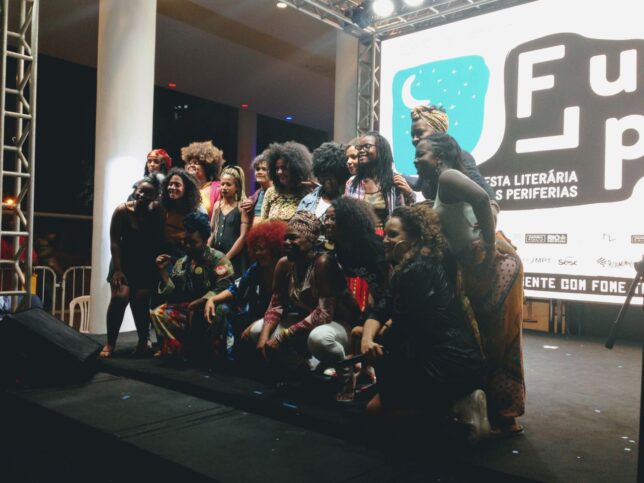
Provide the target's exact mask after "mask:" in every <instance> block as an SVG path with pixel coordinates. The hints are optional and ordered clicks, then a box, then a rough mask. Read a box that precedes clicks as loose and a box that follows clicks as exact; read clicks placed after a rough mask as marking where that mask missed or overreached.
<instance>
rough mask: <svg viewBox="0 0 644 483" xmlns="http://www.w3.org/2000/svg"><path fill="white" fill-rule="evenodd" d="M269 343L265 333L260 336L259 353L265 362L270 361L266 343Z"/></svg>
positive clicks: (258, 342)
mask: <svg viewBox="0 0 644 483" xmlns="http://www.w3.org/2000/svg"><path fill="white" fill-rule="evenodd" d="M267 341H268V337H267V336H266V335H264V334H263V333H262V334H260V335H259V340H258V341H257V347H256V349H257V352H259V355H260V356H261V357H262V359H264V360H265V361H268V356H267V355H266V342H267Z"/></svg>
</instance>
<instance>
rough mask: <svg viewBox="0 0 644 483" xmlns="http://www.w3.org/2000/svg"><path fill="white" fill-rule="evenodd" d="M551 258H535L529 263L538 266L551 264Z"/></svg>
mask: <svg viewBox="0 0 644 483" xmlns="http://www.w3.org/2000/svg"><path fill="white" fill-rule="evenodd" d="M550 260H551V259H550V257H534V258H532V259H531V260H530V261H529V262H528V263H529V264H530V265H538V264H542V263H550Z"/></svg>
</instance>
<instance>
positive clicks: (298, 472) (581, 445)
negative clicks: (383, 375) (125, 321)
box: [10, 333, 642, 482]
mask: <svg viewBox="0 0 644 483" xmlns="http://www.w3.org/2000/svg"><path fill="white" fill-rule="evenodd" d="M134 341H135V336H134V335H133V334H122V336H121V338H120V340H119V351H117V354H116V355H115V357H114V358H113V359H112V360H110V361H109V362H108V363H106V364H104V365H103V367H102V370H103V371H107V372H110V373H111V374H113V376H108V375H106V374H99V375H98V376H96V377H97V378H103V379H104V380H103V382H102V383H101V384H97V383H96V381H94V382H92V383H90V384H88V385H86V386H84V387H77V388H71V389H70V388H60V389H31V390H26V389H21V390H13V391H11V392H10V396H11V397H12V398H14V399H15V398H17V399H15V400H19V399H25V400H28V401H30V402H31V403H33V404H35V405H39V406H42V407H45V408H47V409H50V410H53V411H57V412H59V413H61V412H62V413H64V414H66V415H67V416H68V417H74V416H73V415H74V414H78V415H80V416H79V417H81V416H82V417H81V419H82V418H84V419H83V420H82V423H83V424H84V425H89V426H91V425H92V424H94V425H95V426H97V425H98V426H101V425H102V426H101V427H102V429H101V430H102V431H108V432H109V431H112V432H113V433H114V434H115V436H116V437H117V438H125V439H128V440H134V441H135V445H136V441H137V438H138V440H139V441H142V442H143V443H144V444H143V446H141V445H139V446H138V447H139V448H141V447H145V448H146V451H148V452H152V453H155V452H156V453H158V454H159V457H161V458H170V460H172V462H173V464H176V465H182V464H188V463H189V466H190V467H191V468H193V471H196V472H197V473H199V474H201V475H204V474H211V475H212V476H213V477H215V476H216V477H217V479H218V480H219V481H256V480H258V479H261V478H260V477H261V475H262V472H261V471H257V468H256V465H257V464H261V463H259V462H260V461H263V460H265V457H266V454H264V455H262V454H259V453H258V454H255V455H254V457H256V458H258V459H257V460H256V462H255V461H251V460H252V459H253V451H250V450H251V449H253V450H254V451H260V452H265V453H272V452H273V451H271V450H273V449H275V447H276V446H275V445H276V444H277V443H276V442H275V440H274V439H272V438H273V437H274V436H275V435H278V434H291V435H296V434H297V435H299V436H297V437H295V436H293V439H291V440H289V445H290V446H291V447H293V448H296V449H295V450H294V451H295V453H294V454H293V458H295V459H297V458H298V456H297V455H298V453H297V447H298V446H299V445H300V444H302V445H306V446H307V448H306V450H304V449H303V450H302V451H303V453H302V454H308V455H310V453H311V451H314V453H315V454H316V455H317V456H318V457H319V458H321V460H315V462H314V460H313V459H312V460H310V462H309V463H308V466H307V465H298V464H296V465H295V466H294V465H293V464H292V463H291V462H290V460H289V459H288V457H287V453H286V452H280V455H281V456H280V458H283V459H279V458H277V459H275V460H274V463H276V466H275V468H281V467H282V466H284V465H286V467H287V472H286V473H280V472H279V471H277V470H274V471H277V473H274V472H273V471H270V473H271V474H272V476H274V477H275V478H280V479H286V480H287V481H313V480H316V481H348V480H351V481H354V479H355V480H362V479H365V478H366V479H365V481H366V480H369V481H401V480H405V481H420V480H424V481H437V479H440V481H500V480H502V479H503V477H504V476H509V477H516V478H521V479H530V480H538V481H561V482H563V481H566V482H569V481H588V482H593V481H597V482H600V481H601V482H605V481H620V482H627V481H635V479H636V472H637V454H638V442H639V435H638V433H639V404H640V380H641V359H642V354H641V348H640V346H639V345H638V344H635V343H621V342H620V343H618V344H617V345H616V347H615V348H614V349H613V350H612V351H609V350H607V349H605V348H604V347H603V341H601V340H597V339H590V338H579V337H569V338H565V337H561V336H553V335H547V334H541V333H526V334H525V351H524V352H525V354H524V356H525V368H526V385H527V390H528V400H527V408H526V415H525V416H524V417H522V418H521V420H520V422H521V423H522V424H523V425H524V427H525V429H526V431H525V433H524V434H522V435H519V436H515V437H513V438H510V439H506V440H502V441H493V442H488V443H486V444H483V445H480V446H479V447H476V448H473V449H472V448H466V447H462V446H461V447H459V446H453V445H449V444H446V445H445V446H444V447H442V448H437V447H436V445H433V446H427V447H426V448H418V447H417V448H416V451H415V453H416V454H410V455H409V456H410V458H411V459H410V460H408V461H407V460H404V459H403V460H401V459H399V458H398V457H397V458H396V461H395V462H392V461H387V463H386V464H384V465H383V464H382V463H383V461H384V460H383V458H382V455H383V454H384V453H383V449H382V447H381V445H380V444H373V437H372V436H373V435H367V436H366V438H365V435H364V432H361V433H359V431H360V428H361V425H363V424H364V421H363V416H362V406H363V405H364V402H362V403H360V402H355V403H353V404H338V403H334V402H332V401H327V402H322V403H321V402H316V401H313V400H312V399H313V398H311V397H309V398H307V397H301V394H300V396H299V398H298V396H297V395H292V394H284V393H282V392H279V391H276V390H273V389H270V388H268V387H265V386H263V385H262V384H261V383H259V382H257V381H253V380H249V379H247V378H243V377H240V376H237V375H234V374H231V373H220V372H207V371H200V370H197V369H194V368H190V367H173V366H168V365H167V364H164V363H162V362H160V361H157V360H154V359H151V358H132V357H129V356H128V355H127V354H128V352H129V351H130V350H131V348H132V346H133V344H134ZM116 376H117V377H116ZM95 379H96V378H95ZM99 382H100V381H99ZM99 387H100V390H99V389H97V388H99ZM124 388H125V389H124ZM97 391H98V392H97ZM111 393H113V394H112V397H113V400H114V401H117V403H119V404H121V405H124V404H125V405H127V404H128V403H135V401H136V404H139V403H141V404H143V405H142V406H140V408H141V409H139V410H132V411H130V413H128V414H130V416H128V418H126V419H124V420H123V421H121V422H120V426H119V425H116V426H115V425H114V424H112V423H110V424H108V421H110V418H109V414H105V413H106V411H108V408H107V407H106V406H102V404H101V401H103V400H104V399H105V398H106V397H108V398H109V397H110V396H109V395H110V394H111ZM124 396H127V398H126V399H123V397H124ZM139 398H140V400H139ZM143 401H144V403H143ZM134 405H135V404H131V406H132V407H134ZM191 406H192V408H199V409H198V410H197V409H195V410H194V411H193V410H192V408H191ZM144 407H148V408H149V410H148V412H147V414H148V416H147V417H145V416H144V414H146V413H145V411H144V410H143V409H142V408H144ZM176 407H182V408H183V411H184V412H183V413H180V414H179V415H177V416H176V418H177V419H176V421H177V422H178V423H177V425H176V427H177V428H179V429H180V431H179V432H178V433H176V435H173V432H172V430H171V429H172V428H173V427H175V425H174V423H172V424H169V423H168V422H167V421H165V420H164V419H163V418H164V417H165V419H169V420H173V421H175V418H174V416H173V417H172V418H168V416H167V414H168V413H172V414H174V413H173V411H174V410H175V409H174V408H176ZM187 408H191V409H187ZM164 411H165V416H163V414H164ZM108 412H109V411H108ZM137 414H138V415H139V416H138V417H139V418H141V419H140V421H138V422H137V421H136V418H137V416H136V415H137ZM199 414H201V415H203V420H202V418H201V416H199ZM159 418H161V419H159ZM231 418H232V419H231ZM184 423H189V424H184ZM119 428H120V429H119ZM137 428H138V429H137ZM168 428H170V429H168ZM119 431H120V432H119ZM238 433H239V434H238ZM146 435H148V436H146ZM242 435H243V436H242ZM159 436H162V438H161V439H159ZM175 437H176V438H179V439H180V440H181V441H183V442H185V444H187V445H188V446H192V445H193V444H196V445H197V446H196V447H202V446H204V445H206V446H210V448H209V450H208V451H203V452H200V453H197V454H184V456H183V457H184V458H185V461H182V459H181V458H182V451H179V452H178V453H177V451H176V447H175V451H172V448H173V447H174V445H173V444H170V443H171V442H172V441H173V440H174V439H173V438H175ZM277 437H279V436H277ZM146 438H147V439H146ZM164 438H165V439H164ZM167 438H171V439H170V440H168V439H167ZM209 438H211V439H212V441H211V442H209V441H210V440H209ZM269 440H270V441H269ZM307 441H311V442H312V443H311V444H313V445H314V446H313V447H310V448H309V447H308V443H306V442H307ZM189 442H191V443H189ZM249 442H252V444H251V443H249ZM153 443H154V444H153ZM229 443H230V444H232V446H230V448H229V449H227V446H226V445H227V444H229ZM248 444H250V446H248V447H247V448H246V450H245V451H244V452H243V454H239V453H238V452H239V447H244V445H248ZM146 445H147V446H146ZM271 446H272V447H271ZM278 448H279V447H278ZM309 450H310V451H309ZM183 452H185V451H183ZM222 452H223V453H222ZM156 453H155V454H156ZM222 454H227V455H229V456H233V455H234V456H235V462H233V463H229V464H227V465H223V467H222V465H217V464H215V463H214V462H215V461H216V460H217V459H218V458H219V457H220V455H222ZM423 454H425V455H426V457H425V461H424V462H423V461H422V459H423ZM379 455H380V456H379ZM419 457H420V459H419ZM240 458H241V459H240ZM243 458H247V459H246V460H243ZM248 458H249V459H248ZM309 458H310V456H309ZM389 459H390V458H389ZM320 461H321V462H322V463H320ZM401 461H402V463H401ZM409 461H416V463H414V464H410V463H409ZM325 462H329V464H326V463H325ZM269 466H270V467H272V466H273V465H272V464H270V465H269ZM307 468H309V469H308V470H307ZM401 468H406V469H405V471H406V472H407V473H405V472H402V470H401ZM450 468H454V470H453V472H450ZM267 469H268V467H267ZM211 470H212V473H209V471H211ZM224 470H225V471H224ZM311 470H312V471H311ZM307 471H308V477H305V478H304V479H302V478H303V477H304V476H305V475H306V474H307ZM420 475H422V477H421V476H420ZM265 476H266V475H264V477H265ZM240 477H242V478H240ZM275 478H273V477H271V478H269V479H270V480H274V479H275ZM264 479H265V478H264ZM101 481H102V480H101ZM115 481H116V480H115Z"/></svg>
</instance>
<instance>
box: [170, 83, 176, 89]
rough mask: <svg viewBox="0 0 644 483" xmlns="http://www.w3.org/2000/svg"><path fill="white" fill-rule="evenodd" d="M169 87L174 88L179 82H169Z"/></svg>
mask: <svg viewBox="0 0 644 483" xmlns="http://www.w3.org/2000/svg"><path fill="white" fill-rule="evenodd" d="M168 87H170V88H172V89H174V88H175V87H177V84H176V82H168Z"/></svg>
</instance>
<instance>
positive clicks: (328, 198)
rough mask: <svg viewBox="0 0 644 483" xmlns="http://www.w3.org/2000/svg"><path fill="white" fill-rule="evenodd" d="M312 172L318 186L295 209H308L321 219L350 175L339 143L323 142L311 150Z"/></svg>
mask: <svg viewBox="0 0 644 483" xmlns="http://www.w3.org/2000/svg"><path fill="white" fill-rule="evenodd" d="M313 174H314V175H315V177H316V178H317V180H318V182H319V183H320V186H318V187H317V188H315V189H314V190H313V191H312V192H310V193H309V194H308V195H306V196H305V197H304V198H303V199H302V201H300V204H299V206H298V207H297V210H298V211H300V210H305V211H309V212H311V213H313V214H314V215H315V216H317V217H318V218H319V219H320V220H323V219H324V214H325V213H326V211H327V208H329V206H331V202H332V201H333V200H335V199H336V198H338V197H340V196H342V193H344V185H345V184H346V182H347V180H348V179H349V176H350V174H349V168H347V164H346V161H345V158H344V149H342V146H341V145H340V144H337V143H324V144H322V145H321V146H320V147H319V148H317V149H316V150H315V151H313Z"/></svg>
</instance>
